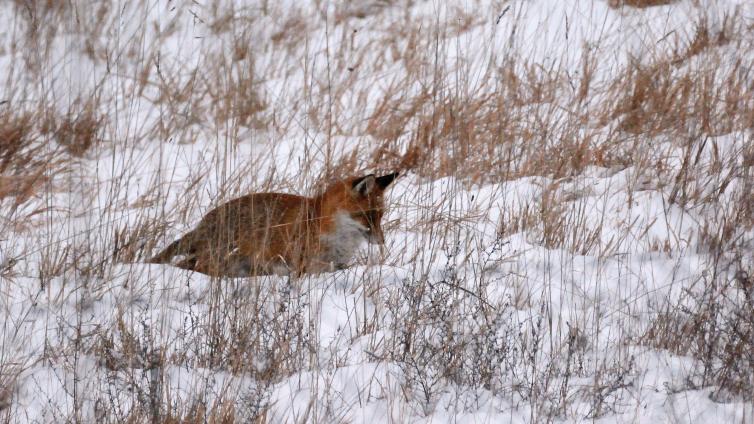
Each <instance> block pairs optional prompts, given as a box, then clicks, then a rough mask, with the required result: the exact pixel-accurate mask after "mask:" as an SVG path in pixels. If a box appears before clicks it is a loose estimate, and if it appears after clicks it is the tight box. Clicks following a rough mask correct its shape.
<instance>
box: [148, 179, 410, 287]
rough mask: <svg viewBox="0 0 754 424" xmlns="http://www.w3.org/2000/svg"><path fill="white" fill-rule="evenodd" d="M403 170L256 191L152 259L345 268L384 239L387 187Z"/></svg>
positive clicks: (206, 266)
mask: <svg viewBox="0 0 754 424" xmlns="http://www.w3.org/2000/svg"><path fill="white" fill-rule="evenodd" d="M397 175H398V173H392V174H388V175H383V176H381V177H375V175H374V174H369V175H367V176H364V177H357V178H348V179H345V180H341V181H338V182H336V183H334V184H332V185H330V186H328V187H327V188H326V189H325V190H324V191H323V192H322V193H321V194H319V195H318V196H316V197H303V196H296V195H292V194H284V193H254V194H249V195H246V196H243V197H239V198H237V199H233V200H231V201H229V202H227V203H224V204H222V205H220V206H218V207H217V208H215V209H213V210H211V211H210V212H209V213H207V215H205V216H204V218H202V220H201V221H200V222H199V225H198V226H197V227H196V228H195V229H194V230H193V231H190V232H189V233H188V234H186V235H184V236H183V237H181V238H180V239H178V240H176V241H175V242H173V243H172V244H170V245H169V246H168V247H167V248H165V250H163V251H162V252H160V253H159V254H157V255H156V256H154V257H153V258H151V259H150V260H149V261H148V262H150V263H171V262H172V260H173V259H174V258H176V257H177V256H182V259H180V260H179V261H178V262H177V263H176V264H175V265H176V266H178V267H180V268H184V269H190V270H194V271H198V272H201V273H204V274H207V275H211V276H228V277H244V276H252V275H267V274H281V275H290V274H295V275H300V274H302V273H317V272H323V271H328V270H334V269H342V268H344V267H345V266H346V265H347V263H348V261H349V260H350V259H351V257H352V256H353V253H354V251H355V250H356V248H357V247H358V246H359V244H360V243H361V242H362V241H363V240H366V241H368V242H369V243H375V244H384V241H385V240H384V235H383V233H382V228H381V227H380V221H381V220H382V215H383V211H384V201H383V193H384V191H385V189H386V188H387V187H388V186H389V185H390V183H392V182H393V180H394V179H395V177H396V176H397Z"/></svg>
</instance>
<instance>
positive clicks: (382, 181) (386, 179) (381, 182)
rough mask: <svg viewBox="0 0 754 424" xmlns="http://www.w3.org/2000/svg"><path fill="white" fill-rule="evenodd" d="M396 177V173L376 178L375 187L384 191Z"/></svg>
mask: <svg viewBox="0 0 754 424" xmlns="http://www.w3.org/2000/svg"><path fill="white" fill-rule="evenodd" d="M397 176H398V173H397V172H393V173H392V174H387V175H383V176H381V177H377V180H376V181H377V186H379V187H380V188H381V189H382V190H384V189H386V188H387V186H389V185H390V183H392V182H393V180H394V179H395V177H397Z"/></svg>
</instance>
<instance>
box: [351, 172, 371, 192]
mask: <svg viewBox="0 0 754 424" xmlns="http://www.w3.org/2000/svg"><path fill="white" fill-rule="evenodd" d="M375 184H376V179H375V178H374V174H369V175H367V176H364V177H361V178H357V179H355V180H354V181H353V185H352V186H351V193H353V195H354V196H366V195H368V194H369V193H371V192H372V190H374V185H375Z"/></svg>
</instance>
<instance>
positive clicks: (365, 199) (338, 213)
mask: <svg viewBox="0 0 754 424" xmlns="http://www.w3.org/2000/svg"><path fill="white" fill-rule="evenodd" d="M397 176H398V173H397V172H394V173H392V174H387V175H383V176H380V177H378V176H375V175H374V174H369V175H366V176H363V177H354V178H349V179H346V180H343V181H341V182H340V183H339V184H336V185H335V186H333V187H331V188H330V189H328V190H327V191H326V192H325V193H324V194H323V198H324V199H323V200H324V202H323V203H324V205H323V206H324V208H323V211H322V212H323V214H325V215H329V216H332V217H336V218H335V220H334V221H335V222H334V225H335V226H336V227H337V226H338V225H341V226H344V225H346V226H351V227H353V228H354V229H355V230H357V231H359V233H360V234H361V235H362V236H363V237H364V238H365V239H366V240H367V241H368V242H369V243H374V244H384V243H385V236H384V234H383V232H382V227H381V226H380V223H381V221H382V215H383V214H384V210H385V203H384V199H383V194H384V192H385V189H387V187H388V186H389V185H390V184H391V183H392V182H393V180H395V177H397ZM338 221H339V222H338Z"/></svg>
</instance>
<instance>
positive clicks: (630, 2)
mask: <svg viewBox="0 0 754 424" xmlns="http://www.w3.org/2000/svg"><path fill="white" fill-rule="evenodd" d="M673 3H678V0H610V1H609V2H608V4H609V5H610V7H613V8H619V7H622V6H629V7H636V8H639V9H644V8H647V7H654V6H666V5H669V4H673Z"/></svg>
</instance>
